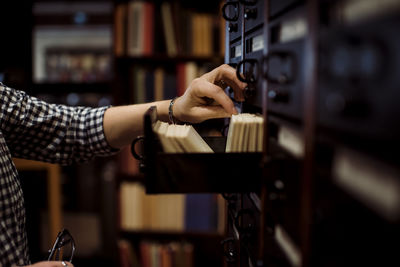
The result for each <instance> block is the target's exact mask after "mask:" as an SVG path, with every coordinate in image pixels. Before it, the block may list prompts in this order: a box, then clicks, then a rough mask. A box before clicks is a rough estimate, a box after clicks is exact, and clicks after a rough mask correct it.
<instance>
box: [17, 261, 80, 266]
mask: <svg viewBox="0 0 400 267" xmlns="http://www.w3.org/2000/svg"><path fill="white" fill-rule="evenodd" d="M65 266H68V267H74V265H73V264H72V263H70V262H68V261H41V262H37V263H35V264H32V265H27V266H25V267H65Z"/></svg>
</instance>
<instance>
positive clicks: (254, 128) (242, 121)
mask: <svg viewBox="0 0 400 267" xmlns="http://www.w3.org/2000/svg"><path fill="white" fill-rule="evenodd" d="M263 134H264V119H263V117H261V116H259V115H255V114H249V113H242V114H238V115H233V116H232V118H231V122H230V125H229V130H228V139H227V142H226V152H261V151H262V149H263Z"/></svg>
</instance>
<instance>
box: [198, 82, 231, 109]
mask: <svg viewBox="0 0 400 267" xmlns="http://www.w3.org/2000/svg"><path fill="white" fill-rule="evenodd" d="M196 83H198V84H196V85H195V86H196V87H197V88H201V90H199V92H198V96H199V97H201V98H204V97H207V98H211V99H214V100H215V101H216V102H217V103H218V104H220V105H221V106H222V107H223V109H224V110H225V111H226V112H227V113H228V114H237V110H236V108H235V106H234V105H233V102H232V101H231V99H230V98H229V96H228V95H227V94H225V92H224V91H223V90H221V88H220V87H219V86H217V85H215V84H212V83H210V82H207V81H206V80H203V79H199V80H197V81H196ZM204 102H205V104H207V102H206V100H204ZM214 107H215V106H214Z"/></svg>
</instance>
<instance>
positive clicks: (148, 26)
mask: <svg viewBox="0 0 400 267" xmlns="http://www.w3.org/2000/svg"><path fill="white" fill-rule="evenodd" d="M114 19H115V22H114V27H115V28H114V32H115V37H114V38H115V55H116V56H133V57H137V56H150V55H153V54H165V53H166V54H167V55H168V56H177V55H191V56H212V55H223V54H224V41H223V40H224V38H225V37H224V34H225V24H224V21H223V20H222V18H221V16H220V15H219V14H211V13H200V12H195V11H191V10H188V9H187V8H183V7H182V6H181V5H180V3H178V2H177V1H173V2H169V1H168V2H167V1H162V2H158V3H154V2H151V1H130V2H128V3H120V4H118V5H117V6H116V7H115V16H114Z"/></svg>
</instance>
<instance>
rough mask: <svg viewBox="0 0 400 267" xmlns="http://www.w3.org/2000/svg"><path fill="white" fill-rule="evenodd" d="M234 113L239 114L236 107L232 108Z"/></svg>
mask: <svg viewBox="0 0 400 267" xmlns="http://www.w3.org/2000/svg"><path fill="white" fill-rule="evenodd" d="M232 114H234V115H236V114H238V111H237V110H236V108H235V107H233V108H232Z"/></svg>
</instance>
